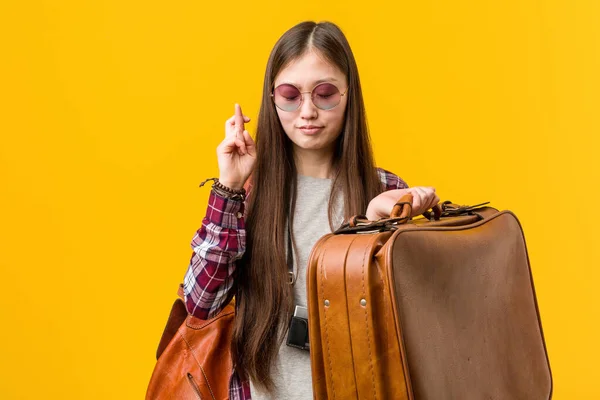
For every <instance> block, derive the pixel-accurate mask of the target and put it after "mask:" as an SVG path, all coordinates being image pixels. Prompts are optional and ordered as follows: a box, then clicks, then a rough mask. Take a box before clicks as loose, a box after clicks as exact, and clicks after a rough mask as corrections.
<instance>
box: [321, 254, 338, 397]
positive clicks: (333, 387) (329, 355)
mask: <svg viewBox="0 0 600 400" xmlns="http://www.w3.org/2000/svg"><path fill="white" fill-rule="evenodd" d="M326 252H327V250H325V251H323V255H322V256H321V257H322V258H321V263H320V264H321V296H323V293H324V292H323V290H324V289H323V286H324V285H323V283H324V282H325V280H324V279H323V270H324V269H325V266H324V265H323V260H324V259H325V253H326ZM324 303H325V299H324V298H323V297H321V304H324ZM323 319H324V320H325V341H326V342H327V361H328V364H329V376H331V392H332V393H333V398H334V399H335V385H334V384H333V369H332V368H331V352H330V351H329V330H328V329H327V307H324V308H323Z"/></svg>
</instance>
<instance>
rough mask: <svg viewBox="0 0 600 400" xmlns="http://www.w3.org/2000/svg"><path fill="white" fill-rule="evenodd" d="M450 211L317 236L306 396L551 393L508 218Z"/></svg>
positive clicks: (530, 293) (528, 283)
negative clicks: (309, 391) (309, 388)
mask: <svg viewBox="0 0 600 400" xmlns="http://www.w3.org/2000/svg"><path fill="white" fill-rule="evenodd" d="M401 200H402V199H401ZM446 203H448V202H446ZM453 206H454V205H453ZM457 209H461V210H464V213H465V214H464V215H459V214H460V213H458V212H456V213H455V211H456V210H457ZM449 210H450V212H446V213H441V218H439V219H437V218H438V217H439V216H440V214H439V213H438V212H436V211H435V210H434V213H435V214H436V215H435V217H434V218H432V220H428V219H426V218H420V219H415V220H406V219H404V220H403V221H400V223H398V224H395V225H390V224H387V225H386V224H379V228H381V227H382V226H383V227H385V229H387V230H384V231H375V232H373V231H369V229H371V228H372V226H369V225H368V224H367V225H366V226H362V227H361V226H357V225H355V226H354V227H349V228H350V229H356V228H361V229H362V228H364V230H363V232H361V233H352V232H350V233H331V234H328V235H325V236H323V237H322V238H320V239H319V240H318V241H317V243H316V244H315V246H314V247H313V250H312V252H311V255H310V258H309V263H308V270H307V294H308V306H309V307H308V308H309V336H310V340H311V349H310V355H311V364H312V380H313V390H314V396H315V399H348V398H352V399H401V400H402V399H418V400H423V399H425V400H428V399H431V400H439V399H460V400H463V399H465V400H469V399H473V400H475V399H534V400H535V399H549V398H551V397H552V375H551V370H550V363H549V360H548V355H547V351H546V346H545V341H544V336H543V332H542V326H541V321H540V316H539V310H538V306H537V301H536V298H535V289H534V285H533V279H532V275H531V269H530V266H529V259H528V255H527V249H526V245H525V238H524V235H523V231H522V228H521V225H520V223H519V222H518V219H517V217H516V216H515V215H514V214H513V213H511V212H510V211H502V212H499V211H498V210H497V209H495V208H492V207H480V208H478V209H473V208H468V207H463V208H454V207H451V208H449ZM438 211H439V210H438ZM460 212H462V211H460ZM401 214H402V211H399V210H396V213H395V215H397V216H399V215H401ZM363 222H364V221H363ZM379 228H378V229H379ZM336 232H337V231H336ZM346 232H348V231H346Z"/></svg>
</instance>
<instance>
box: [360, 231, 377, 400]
mask: <svg viewBox="0 0 600 400" xmlns="http://www.w3.org/2000/svg"><path fill="white" fill-rule="evenodd" d="M369 244H370V243H369ZM368 252H369V246H368V245H367V246H365V250H364V253H363V260H362V292H363V298H365V299H366V298H367V295H366V292H365V259H366V258H367V253H368ZM368 302H369V303H368V304H370V303H371V299H369V300H368ZM364 308H365V330H366V332H367V344H368V346H369V368H370V369H371V383H372V386H373V398H374V399H376V398H377V392H376V391H375V374H374V372H373V356H372V355H371V338H370V337H369V320H368V318H367V306H364Z"/></svg>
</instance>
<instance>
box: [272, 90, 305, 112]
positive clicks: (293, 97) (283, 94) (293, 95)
mask: <svg viewBox="0 0 600 400" xmlns="http://www.w3.org/2000/svg"><path fill="white" fill-rule="evenodd" d="M273 94H274V100H275V105H276V106H277V107H279V108H281V109H282V110H284V111H294V110H295V109H297V108H298V106H299V105H300V101H301V100H302V95H301V94H300V91H299V90H298V89H297V88H296V87H294V86H292V85H288V84H285V83H284V84H283V85H279V86H277V87H276V88H275V91H274V93H273Z"/></svg>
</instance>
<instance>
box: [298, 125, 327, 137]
mask: <svg viewBox="0 0 600 400" xmlns="http://www.w3.org/2000/svg"><path fill="white" fill-rule="evenodd" d="M299 129H300V130H301V131H302V132H304V133H306V134H307V135H313V134H315V133H317V132H319V131H320V130H321V129H323V127H322V126H321V127H318V128H299Z"/></svg>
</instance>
